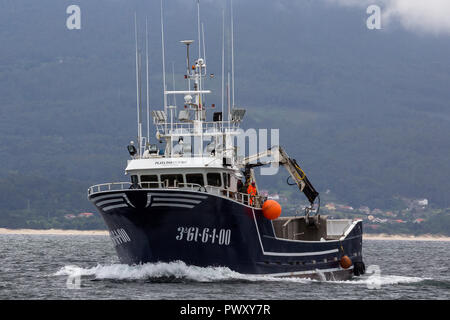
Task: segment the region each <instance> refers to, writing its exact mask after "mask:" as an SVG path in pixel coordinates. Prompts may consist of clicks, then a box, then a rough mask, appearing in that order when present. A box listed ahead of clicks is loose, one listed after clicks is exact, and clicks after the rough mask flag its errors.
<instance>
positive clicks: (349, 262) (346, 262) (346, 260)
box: [340, 256, 352, 269]
mask: <svg viewBox="0 0 450 320" xmlns="http://www.w3.org/2000/svg"><path fill="white" fill-rule="evenodd" d="M340 265H341V267H342V268H344V269H348V268H350V267H351V266H352V260H351V259H350V258H349V257H348V256H342V258H341V261H340Z"/></svg>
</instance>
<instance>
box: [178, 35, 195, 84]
mask: <svg viewBox="0 0 450 320" xmlns="http://www.w3.org/2000/svg"><path fill="white" fill-rule="evenodd" d="M180 42H181V43H183V44H185V45H186V72H187V73H186V76H187V79H188V91H189V90H191V77H190V75H191V71H190V69H191V66H190V61H189V45H190V44H191V43H193V42H194V40H182V41H180Z"/></svg>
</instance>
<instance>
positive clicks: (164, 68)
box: [161, 0, 167, 133]
mask: <svg viewBox="0 0 450 320" xmlns="http://www.w3.org/2000/svg"><path fill="white" fill-rule="evenodd" d="M161 51H162V69H163V70H162V71H163V72H162V74H163V99H164V113H165V114H166V117H167V97H166V94H165V92H166V62H165V53H164V18H163V0H161ZM165 132H166V133H167V121H166V124H165Z"/></svg>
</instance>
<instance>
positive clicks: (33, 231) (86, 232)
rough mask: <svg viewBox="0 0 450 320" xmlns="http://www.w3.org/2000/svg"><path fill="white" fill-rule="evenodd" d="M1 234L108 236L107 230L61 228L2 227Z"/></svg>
mask: <svg viewBox="0 0 450 320" xmlns="http://www.w3.org/2000/svg"><path fill="white" fill-rule="evenodd" d="M0 234H31V235H33V234H34V235H66V236H69V235H70V236H106V235H108V234H109V233H108V231H106V230H61V229H48V230H37V229H6V228H0Z"/></svg>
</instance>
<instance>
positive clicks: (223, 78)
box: [222, 9, 225, 129]
mask: <svg viewBox="0 0 450 320" xmlns="http://www.w3.org/2000/svg"><path fill="white" fill-rule="evenodd" d="M224 86H225V10H223V9H222V121H223V119H224V117H225V114H224V112H223V111H224V110H223V106H224V99H225V97H224ZM222 129H223V122H222Z"/></svg>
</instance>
